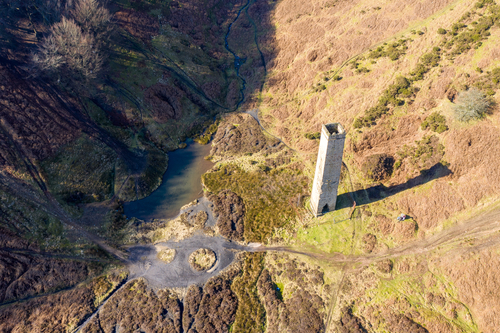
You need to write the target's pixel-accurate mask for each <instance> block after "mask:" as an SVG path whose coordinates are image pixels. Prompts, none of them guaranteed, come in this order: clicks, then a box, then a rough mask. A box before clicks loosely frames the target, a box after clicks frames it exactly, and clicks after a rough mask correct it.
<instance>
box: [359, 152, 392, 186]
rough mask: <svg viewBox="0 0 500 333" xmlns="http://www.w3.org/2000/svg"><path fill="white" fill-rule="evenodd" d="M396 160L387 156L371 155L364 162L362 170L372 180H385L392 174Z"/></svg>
mask: <svg viewBox="0 0 500 333" xmlns="http://www.w3.org/2000/svg"><path fill="white" fill-rule="evenodd" d="M393 168H394V158H393V157H392V156H390V155H387V154H375V155H370V156H368V157H367V158H366V160H365V161H364V163H363V165H362V167H361V170H362V171H363V173H364V174H365V175H366V176H367V177H368V178H370V179H372V180H375V181H378V180H384V179H386V178H387V177H389V176H390V175H391V174H392V171H393Z"/></svg>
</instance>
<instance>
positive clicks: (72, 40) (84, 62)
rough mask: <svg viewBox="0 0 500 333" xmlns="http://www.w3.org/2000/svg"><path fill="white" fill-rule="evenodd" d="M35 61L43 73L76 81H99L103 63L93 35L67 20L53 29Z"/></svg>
mask: <svg viewBox="0 0 500 333" xmlns="http://www.w3.org/2000/svg"><path fill="white" fill-rule="evenodd" d="M32 61H33V64H34V65H35V66H36V68H37V69H39V70H40V71H42V72H45V73H47V74H49V75H50V74H57V75H58V76H67V77H71V78H72V79H77V78H82V79H92V78H95V77H96V76H97V75H98V74H99V72H100V70H101V69H102V62H103V61H102V56H101V54H100V52H99V48H98V47H97V46H96V43H95V40H94V37H93V36H92V34H89V33H84V32H82V29H81V28H80V27H79V26H78V25H77V24H76V23H75V21H73V20H72V19H66V18H65V17H63V18H62V20H61V22H58V23H56V24H54V25H53V26H52V28H51V31H50V35H49V36H47V37H45V38H44V39H43V40H42V42H41V45H40V47H39V52H37V53H36V54H34V55H33V56H32Z"/></svg>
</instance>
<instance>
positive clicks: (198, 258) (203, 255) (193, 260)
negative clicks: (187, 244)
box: [189, 249, 217, 271]
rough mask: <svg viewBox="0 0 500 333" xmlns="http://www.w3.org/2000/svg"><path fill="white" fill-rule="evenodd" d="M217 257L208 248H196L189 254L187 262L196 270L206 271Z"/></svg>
mask: <svg viewBox="0 0 500 333" xmlns="http://www.w3.org/2000/svg"><path fill="white" fill-rule="evenodd" d="M216 260H217V257H216V256H215V252H214V251H212V250H209V249H198V250H196V251H194V252H193V253H191V254H190V255H189V264H190V265H191V267H193V269H195V270H197V271H206V270H209V269H210V268H212V266H213V265H214V264H215V261H216Z"/></svg>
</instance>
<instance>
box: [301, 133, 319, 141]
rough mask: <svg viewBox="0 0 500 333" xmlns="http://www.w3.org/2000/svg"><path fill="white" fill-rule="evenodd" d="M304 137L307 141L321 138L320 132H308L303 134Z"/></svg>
mask: <svg viewBox="0 0 500 333" xmlns="http://www.w3.org/2000/svg"><path fill="white" fill-rule="evenodd" d="M304 136H305V137H306V138H307V139H309V140H317V139H320V138H321V133H320V132H309V133H306V134H304Z"/></svg>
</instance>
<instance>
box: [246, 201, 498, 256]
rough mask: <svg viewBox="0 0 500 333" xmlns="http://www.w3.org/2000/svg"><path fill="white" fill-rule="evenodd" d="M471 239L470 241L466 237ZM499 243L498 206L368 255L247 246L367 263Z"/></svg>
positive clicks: (256, 250)
mask: <svg viewBox="0 0 500 333" xmlns="http://www.w3.org/2000/svg"><path fill="white" fill-rule="evenodd" d="M471 239H473V240H474V242H473V243H472V245H470V244H471V243H469V242H468V241H469V240H471ZM498 243H500V209H496V210H494V211H491V212H488V213H486V214H483V215H480V216H476V217H473V218H471V219H468V220H466V221H463V222H459V223H457V224H455V225H453V226H452V227H450V228H448V229H445V230H443V231H441V232H439V233H437V234H435V235H432V236H429V237H427V238H424V239H422V240H417V241H414V242H411V243H408V244H405V245H403V246H399V247H396V248H393V249H389V250H387V251H384V252H381V253H376V254H371V255H363V256H359V255H344V254H340V253H335V254H325V253H312V252H304V251H300V249H294V248H289V247H264V246H260V247H256V248H253V249H250V248H247V250H249V251H252V252H264V251H285V252H290V253H297V254H303V255H307V256H310V257H313V258H317V259H319V260H325V261H329V262H334V263H338V264H350V265H352V264H358V263H361V264H365V265H367V264H370V263H372V262H377V261H381V260H384V259H392V258H397V257H401V256H405V255H412V254H423V253H428V252H430V251H433V250H436V249H442V250H452V249H453V250H454V251H457V250H458V251H471V250H477V249H481V248H485V247H489V246H491V245H495V244H498Z"/></svg>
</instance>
